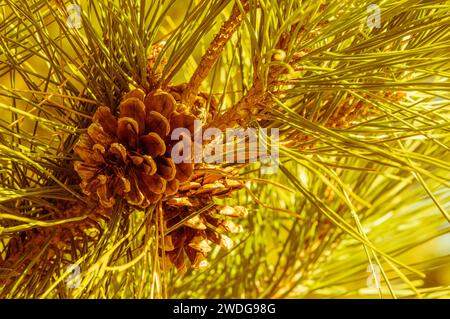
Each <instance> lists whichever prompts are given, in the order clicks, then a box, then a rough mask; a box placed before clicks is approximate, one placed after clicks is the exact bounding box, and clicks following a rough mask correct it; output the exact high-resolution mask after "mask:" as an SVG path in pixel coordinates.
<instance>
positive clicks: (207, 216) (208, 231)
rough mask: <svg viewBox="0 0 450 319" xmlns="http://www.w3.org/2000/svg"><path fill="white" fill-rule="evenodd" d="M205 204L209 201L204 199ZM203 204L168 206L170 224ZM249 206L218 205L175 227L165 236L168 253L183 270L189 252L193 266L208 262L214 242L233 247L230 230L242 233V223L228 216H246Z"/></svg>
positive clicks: (165, 251)
mask: <svg viewBox="0 0 450 319" xmlns="http://www.w3.org/2000/svg"><path fill="white" fill-rule="evenodd" d="M203 204H205V203H203ZM198 209H199V207H195V206H192V207H189V206H182V207H179V208H177V207H166V209H165V218H166V228H167V229H169V228H170V227H172V226H174V225H176V224H177V223H179V222H180V221H183V220H184V219H185V218H186V217H188V216H192V215H193V214H195V212H196V211H197V210H198ZM246 215H247V209H246V208H245V207H242V206H234V207H232V206H222V205H214V206H213V207H212V208H211V209H209V210H208V211H207V212H205V213H203V214H200V215H194V216H193V217H192V218H190V219H188V220H186V221H185V222H184V223H183V224H182V226H180V227H178V228H176V229H175V230H173V231H172V232H171V233H170V234H168V235H167V236H165V238H164V254H165V256H166V258H167V259H168V261H169V262H170V263H172V264H174V265H175V266H176V267H177V269H178V270H179V271H180V272H184V271H185V270H186V264H185V257H184V256H185V255H186V256H187V257H188V259H189V261H190V263H191V266H192V267H193V268H204V267H207V266H208V261H207V260H206V257H207V254H208V253H209V252H210V251H211V250H212V247H211V245H210V244H215V245H218V246H221V247H223V248H225V249H230V248H231V247H232V246H233V241H232V240H231V239H230V238H229V237H228V236H227V235H226V233H239V232H241V230H242V227H241V226H240V225H237V224H235V223H234V222H233V221H231V220H229V219H226V218H224V217H230V216H232V217H244V216H246Z"/></svg>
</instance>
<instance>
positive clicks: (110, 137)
mask: <svg viewBox="0 0 450 319" xmlns="http://www.w3.org/2000/svg"><path fill="white" fill-rule="evenodd" d="M194 120H195V117H194V116H193V115H192V114H190V113H188V112H187V111H185V110H184V111H181V112H179V111H178V110H177V103H176V101H175V99H174V98H173V97H172V95H171V94H169V93H166V92H164V91H162V90H156V91H152V92H150V93H148V94H147V95H145V93H144V91H142V90H140V89H136V90H133V91H131V92H129V93H128V94H126V95H125V96H124V98H123V100H122V102H121V103H120V106H119V116H118V118H117V117H116V116H114V115H113V114H112V113H111V110H110V108H108V107H106V106H101V107H99V108H98V109H97V111H96V112H95V114H94V117H93V122H92V124H91V125H90V126H89V128H88V130H87V134H83V135H81V136H80V139H79V141H78V142H77V144H76V145H75V147H74V151H75V153H76V154H77V155H78V156H79V157H80V158H81V161H77V162H75V165H74V167H75V170H76V171H77V173H78V175H79V176H80V177H81V179H82V182H81V189H82V191H83V192H84V193H85V194H86V195H88V196H91V197H94V198H97V199H98V200H99V202H100V204H101V205H102V206H103V207H105V208H110V207H112V206H113V205H114V204H115V202H116V198H117V197H121V198H124V199H125V200H126V201H127V202H128V203H129V204H130V205H133V206H139V207H142V208H143V207H147V206H149V205H150V204H152V203H155V202H157V201H158V200H160V199H161V198H162V197H163V196H168V195H172V194H175V193H176V192H177V190H178V187H179V185H180V183H183V182H185V181H187V180H188V179H189V177H190V176H191V175H192V172H193V164H192V163H180V164H175V163H174V162H173V160H172V159H171V155H170V151H171V149H172V147H173V144H174V143H176V142H177V141H171V140H170V136H171V132H172V130H174V129H175V128H178V127H184V128H188V129H189V130H190V132H191V138H192V136H193V129H194Z"/></svg>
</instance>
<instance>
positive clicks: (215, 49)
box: [182, 0, 250, 105]
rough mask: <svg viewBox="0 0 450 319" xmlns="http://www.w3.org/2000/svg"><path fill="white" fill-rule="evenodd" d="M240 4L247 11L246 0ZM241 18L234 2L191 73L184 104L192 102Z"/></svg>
mask: <svg viewBox="0 0 450 319" xmlns="http://www.w3.org/2000/svg"><path fill="white" fill-rule="evenodd" d="M242 6H243V8H244V10H245V12H248V10H249V8H250V6H249V3H248V1H247V0H244V1H242ZM242 20H243V15H242V13H241V11H240V10H239V7H238V5H237V4H235V5H234V6H233V9H232V12H231V16H230V17H229V18H228V20H227V21H225V23H224V24H223V25H222V27H221V28H220V31H219V33H218V34H217V35H216V36H215V38H214V40H213V41H212V42H211V44H210V45H209V48H208V50H207V51H206V53H205V54H204V55H203V57H202V58H201V60H200V63H199V64H198V67H197V69H196V70H195V72H194V74H193V75H192V77H191V80H190V81H189V83H188V85H187V87H186V90H185V91H184V93H183V96H182V99H183V101H184V102H185V103H186V104H188V105H190V104H192V103H193V102H194V100H195V97H196V96H197V93H198V90H199V88H200V85H201V83H202V82H203V80H204V79H205V78H206V77H207V76H208V74H209V72H210V71H211V69H212V67H213V66H214V64H215V63H216V61H217V60H218V59H219V57H220V54H221V53H222V51H223V49H224V47H225V45H226V44H227V43H228V41H229V40H230V39H231V37H232V35H233V34H234V32H235V31H236V30H237V28H238V27H239V26H240V24H241V23H242Z"/></svg>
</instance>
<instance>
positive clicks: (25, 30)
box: [0, 0, 450, 298]
mask: <svg viewBox="0 0 450 319" xmlns="http://www.w3.org/2000/svg"><path fill="white" fill-rule="evenodd" d="M71 4H75V3H71V2H70V1H63V0H52V1H44V0H1V1H0V297H2V298H343V297H350V298H360V297H366V298H405V297H407V298H439V297H444V298H445V297H449V296H450V280H449V278H448V276H449V274H448V269H449V266H450V250H449V247H450V244H449V242H448V238H449V237H448V236H449V235H448V233H449V232H450V228H449V222H450V217H449V213H448V209H449V207H450V205H449V203H450V192H449V186H450V175H449V160H450V156H449V154H450V152H449V148H450V147H449V141H450V134H449V129H450V118H449V110H450V109H449V105H450V95H449V91H450V82H449V80H448V78H449V76H450V60H449V59H450V31H449V30H450V29H449V28H450V5H449V3H448V2H447V1H425V0H396V1H393V0H380V1H365V0H342V1H324V0H318V1H298V0H188V1H184V0H137V1H134V0H133V1H132V0H123V1H122V0H120V1H119V0H96V1H94V0H92V1H91V0H84V1H80V2H79V3H77V5H78V6H75V7H74V6H71V7H69V10H68V6H69V5H71ZM373 4H376V5H377V8H379V13H380V24H379V25H378V26H375V25H373V24H372V25H371V24H370V23H368V18H369V16H370V15H372V14H376V12H375V11H370V10H368V8H369V7H370V8H373V6H371V5H373ZM74 8H75V9H74ZM77 8H78V9H79V10H78V11H77ZM78 13H79V14H78ZM156 49H157V50H156ZM155 51H157V54H154V53H155ZM149 57H150V58H151V59H150V60H151V61H150V60H149ZM149 61H150V62H151V63H149ZM177 85H183V86H182V87H183V88H184V89H183V90H184V91H183V94H182V95H183V96H182V100H183V101H184V103H185V105H186V106H187V108H188V109H189V108H193V105H194V101H195V99H196V97H197V96H198V94H200V93H201V94H203V97H204V105H203V107H204V110H202V112H203V113H202V114H203V115H204V116H203V118H202V119H203V121H204V123H205V125H208V126H211V127H218V128H220V129H225V128H232V127H244V128H247V127H253V128H259V127H263V128H278V129H279V132H280V139H279V162H278V170H277V171H276V172H273V174H262V171H261V163H252V164H248V165H242V164H240V165H233V164H232V163H229V164H228V165H223V167H222V168H220V169H223V170H224V171H225V170H226V169H227V167H228V168H229V167H230V166H231V167H232V169H235V170H236V171H237V172H238V173H237V174H238V175H237V176H235V180H237V181H239V182H240V183H241V184H242V186H243V187H241V189H240V190H239V191H236V192H233V194H232V196H231V197H227V198H219V199H215V202H213V203H211V204H209V205H227V206H236V205H239V207H245V209H246V210H247V211H248V215H247V216H242V217H239V218H238V219H239V220H238V222H239V224H240V228H239V230H241V231H240V232H238V233H236V234H231V235H229V237H230V238H231V240H232V241H233V242H234V245H233V247H231V245H227V246H228V247H227V248H229V249H228V250H227V249H224V248H221V247H219V246H214V247H213V249H212V251H210V253H209V254H208V257H207V261H208V264H209V265H208V266H207V267H203V268H200V269H197V268H195V267H189V266H188V267H186V269H184V270H183V271H180V270H179V269H177V268H176V267H171V266H170V265H168V264H167V262H166V261H165V259H164V258H162V256H161V255H164V249H161V247H162V245H163V243H164V238H165V236H164V235H167V231H166V233H164V231H162V230H161V229H162V228H163V227H164V220H163V219H164V216H163V214H162V213H161V211H159V210H158V207H161V206H159V204H155V205H150V206H148V207H146V208H139V207H132V206H129V205H127V203H126V202H125V201H123V200H117V203H116V204H115V205H114V207H113V209H112V211H110V212H108V216H107V218H106V217H105V216H103V215H102V212H99V211H95V208H94V211H92V209H91V210H87V209H85V207H88V206H89V205H88V204H89V201H90V199H88V198H87V197H86V196H85V194H83V192H82V190H81V189H80V178H79V177H78V175H77V173H76V172H75V170H74V162H75V161H77V160H79V158H78V156H77V154H76V153H75V152H74V146H75V145H76V143H77V141H78V140H79V138H80V136H81V135H82V134H84V133H86V131H87V128H88V126H89V125H90V124H91V122H92V118H93V115H94V113H95V112H96V110H97V109H98V108H99V107H100V106H108V107H109V108H111V110H113V111H115V110H117V109H118V107H119V104H120V101H121V99H122V97H123V95H124V94H125V93H127V92H129V91H130V90H132V89H134V88H143V89H144V90H147V91H149V90H152V89H154V88H162V89H163V90H165V89H168V88H171V87H175V86H177ZM205 114H206V115H205ZM83 205H87V206H83ZM79 207H81V208H79ZM208 207H211V206H208ZM208 207H206V208H205V209H207V208H208ZM78 208H79V209H78ZM68 211H70V212H72V214H69V215H68V214H67V212H68ZM202 213H204V211H196V212H194V213H193V214H192V216H189V217H195V216H197V215H199V214H202ZM92 214H94V215H95V216H99V217H98V218H95V219H92V218H91V220H90V224H89V225H88V226H86V220H87V217H88V215H89V216H91V217H92V216H93V215H92ZM103 217H104V218H103ZM183 221H185V220H183ZM82 225H83V227H82ZM179 226H180V225H175V226H174V227H173V228H176V227H179ZM171 230H172V231H173V229H171ZM61 236H64V240H63V241H61V240H56V239H55V238H61ZM445 240H447V243H445ZM436 245H441V246H442V247H443V248H442V247H441V248H439V246H436ZM436 247H438V248H436ZM446 276H447V277H446Z"/></svg>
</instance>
